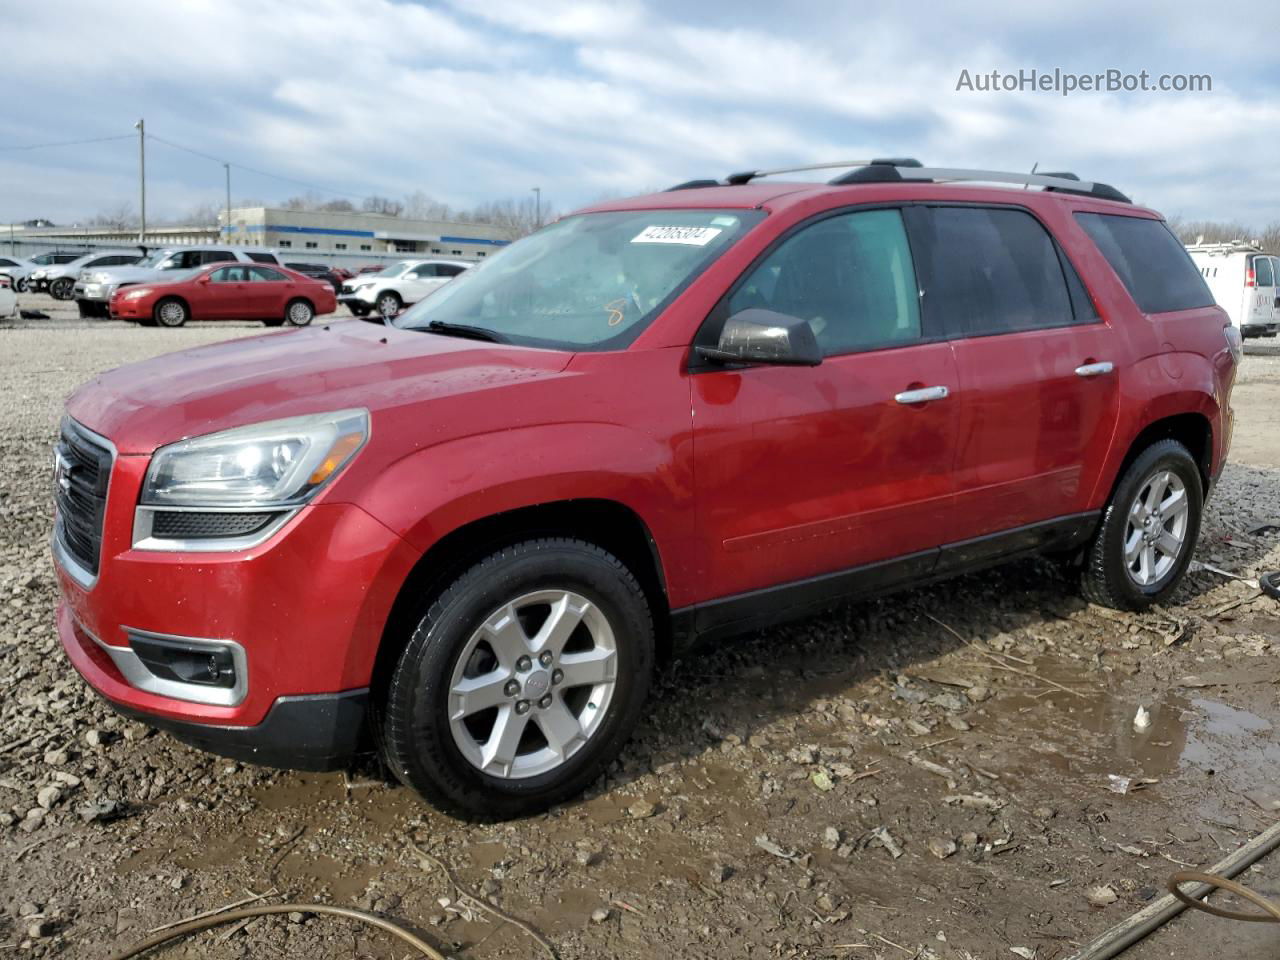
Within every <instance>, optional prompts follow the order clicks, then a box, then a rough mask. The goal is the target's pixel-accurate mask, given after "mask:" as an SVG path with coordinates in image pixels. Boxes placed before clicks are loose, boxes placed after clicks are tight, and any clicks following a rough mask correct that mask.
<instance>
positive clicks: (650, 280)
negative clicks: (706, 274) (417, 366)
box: [395, 210, 764, 350]
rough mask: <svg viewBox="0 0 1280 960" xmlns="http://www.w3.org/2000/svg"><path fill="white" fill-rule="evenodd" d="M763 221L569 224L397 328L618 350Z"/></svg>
mask: <svg viewBox="0 0 1280 960" xmlns="http://www.w3.org/2000/svg"><path fill="white" fill-rule="evenodd" d="M763 216H764V214H763V213H762V212H760V211H757V210H628V211H616V212H610V213H587V214H581V215H579V216H576V217H567V218H566V219H564V220H560V221H558V222H557V223H554V224H551V225H550V226H548V227H545V228H543V229H542V230H539V231H538V232H537V233H535V234H533V235H532V236H529V237H525V238H524V239H523V240H520V241H519V242H517V243H514V244H512V245H511V246H510V247H507V248H506V249H505V250H503V251H502V252H501V253H499V254H498V255H497V256H495V257H493V258H492V259H490V260H487V261H485V262H484V263H481V264H479V265H477V266H474V267H472V268H471V269H470V270H467V271H465V272H464V273H463V274H461V275H460V276H459V277H458V278H457V279H455V280H451V281H450V282H449V283H448V284H446V285H445V286H444V287H442V288H441V289H440V290H439V291H438V292H436V293H434V294H432V295H431V296H430V297H427V298H426V299H424V300H421V301H419V303H418V304H417V305H416V306H414V307H413V308H411V309H409V310H408V311H406V312H405V313H403V314H401V315H400V316H399V317H397V318H396V320H395V324H396V326H398V327H404V328H406V329H410V330H422V329H429V328H430V326H431V324H433V323H437V324H441V325H455V324H456V325H463V326H469V327H478V328H481V329H483V330H485V331H488V332H490V333H493V334H495V335H496V337H497V338H498V339H500V340H502V341H504V342H507V343H518V344H525V345H528V346H542V347H553V348H555V349H561V350H584V349H585V350H616V349H621V348H623V347H625V346H627V345H628V344H629V343H631V342H632V341H633V340H635V338H636V337H638V336H639V335H640V332H641V331H642V330H644V328H645V327H646V326H648V324H649V322H650V321H651V320H652V319H653V318H654V317H655V316H657V315H658V313H659V312H661V310H662V309H663V308H664V307H665V306H666V305H667V304H668V303H669V302H670V301H671V300H672V299H674V297H675V296H676V295H678V294H679V293H680V292H681V291H682V290H684V288H685V287H687V286H688V285H689V283H691V282H692V281H693V279H694V278H695V277H697V275H698V274H699V273H700V272H701V271H702V270H703V269H705V268H706V266H707V265H708V264H710V263H711V262H712V261H713V260H715V259H716V257H718V256H719V255H720V254H721V253H723V252H724V251H725V250H727V249H728V248H729V247H730V246H731V245H732V244H733V243H734V242H735V241H736V240H737V239H738V238H739V237H741V236H742V235H743V234H744V233H745V232H746V231H747V230H748V229H749V228H750V227H752V226H754V225H755V224H756V223H758V222H759V221H760V220H761V218H762V217H763Z"/></svg>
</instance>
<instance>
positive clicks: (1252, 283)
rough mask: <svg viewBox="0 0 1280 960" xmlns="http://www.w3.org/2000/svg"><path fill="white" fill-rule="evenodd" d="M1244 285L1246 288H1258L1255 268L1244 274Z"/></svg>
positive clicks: (1250, 268)
mask: <svg viewBox="0 0 1280 960" xmlns="http://www.w3.org/2000/svg"><path fill="white" fill-rule="evenodd" d="M1244 285H1245V286H1246V287H1256V286H1257V285H1258V284H1257V281H1256V279H1255V278H1254V273H1253V267H1249V268H1248V269H1246V270H1245V272H1244Z"/></svg>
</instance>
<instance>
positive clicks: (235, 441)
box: [142, 410, 369, 507]
mask: <svg viewBox="0 0 1280 960" xmlns="http://www.w3.org/2000/svg"><path fill="white" fill-rule="evenodd" d="M368 439H369V412H368V411H367V410H340V411H338V412H336V413H319V414H314V415H311V416H306V417H291V418H289V419H288V420H273V421H270V422H268V423H257V424H254V425H252V426H248V427H237V428H236V429H234V430H225V431H223V432H222V433H211V434H209V435H208V436H204V437H196V438H194V439H191V440H182V441H180V442H178V443H173V444H170V445H169V446H167V447H161V448H160V449H159V450H157V451H156V454H155V456H154V457H152V458H151V466H150V468H149V469H148V470H147V479H146V483H145V484H144V485H143V488H142V502H143V503H144V504H151V505H160V506H181V507H243V506H292V505H296V504H299V503H302V502H304V501H306V500H308V499H310V498H311V497H312V496H313V495H314V494H315V493H316V492H317V491H318V490H320V488H321V487H323V486H324V485H325V484H326V483H328V482H329V481H330V480H332V479H333V478H334V477H335V476H336V475H337V474H338V473H339V471H341V470H342V468H343V467H345V466H346V465H347V464H348V463H350V462H351V459H352V458H353V457H354V456H355V455H356V453H357V452H358V451H359V450H360V448H361V447H363V446H364V443H365V441H366V440H368Z"/></svg>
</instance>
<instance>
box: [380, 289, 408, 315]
mask: <svg viewBox="0 0 1280 960" xmlns="http://www.w3.org/2000/svg"><path fill="white" fill-rule="evenodd" d="M403 306H404V301H403V300H401V299H400V294H398V293H396V292H395V291H394V290H387V291H386V292H384V293H380V294H378V299H377V301H376V302H375V303H374V309H376V310H377V311H378V313H380V314H381V315H382V316H384V317H394V316H395V315H396V314H397V313H399V312H400V310H401V308H402V307H403Z"/></svg>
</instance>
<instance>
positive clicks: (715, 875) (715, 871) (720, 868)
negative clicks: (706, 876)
mask: <svg viewBox="0 0 1280 960" xmlns="http://www.w3.org/2000/svg"><path fill="white" fill-rule="evenodd" d="M732 876H733V867H730V866H728V865H727V864H723V863H717V864H713V865H712V867H711V882H712V883H724V882H725V881H726V880H728V879H729V878H730V877H732Z"/></svg>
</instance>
